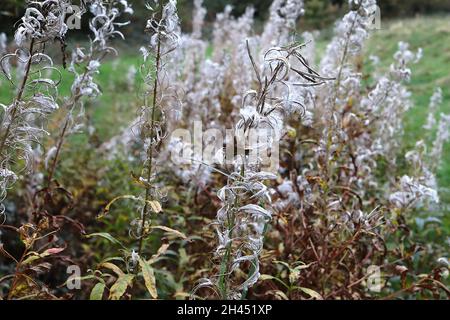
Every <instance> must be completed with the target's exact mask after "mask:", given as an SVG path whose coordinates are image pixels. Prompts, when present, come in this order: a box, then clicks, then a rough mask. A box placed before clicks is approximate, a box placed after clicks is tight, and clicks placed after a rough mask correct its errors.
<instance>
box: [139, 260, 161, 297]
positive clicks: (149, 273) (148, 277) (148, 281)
mask: <svg viewBox="0 0 450 320" xmlns="http://www.w3.org/2000/svg"><path fill="white" fill-rule="evenodd" d="M139 265H140V266H141V269H142V275H143V277H144V281H145V286H146V287H147V290H148V292H149V293H150V296H151V297H152V298H153V299H157V298H158V292H157V290H156V279H155V273H154V271H153V268H152V267H151V266H150V265H149V264H148V262H147V261H145V260H144V259H142V258H139Z"/></svg>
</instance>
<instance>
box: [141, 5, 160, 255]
mask: <svg viewBox="0 0 450 320" xmlns="http://www.w3.org/2000/svg"><path fill="white" fill-rule="evenodd" d="M162 14H163V0H160V1H159V15H160V19H162ZM159 32H160V31H159V30H158V45H157V50H156V71H155V72H156V74H155V81H154V84H153V103H152V116H151V120H150V145H149V147H148V149H147V183H148V184H149V183H150V179H151V177H152V170H153V166H152V161H153V146H152V142H153V135H154V124H155V120H156V105H157V102H158V83H159V72H160V68H161V36H160V33H159ZM149 200H150V187H149V186H148V185H147V190H146V191H145V203H144V209H143V211H142V224H141V234H140V237H139V249H138V254H139V256H140V255H141V253H142V250H143V247H144V237H145V223H146V220H147V210H148V201H149Z"/></svg>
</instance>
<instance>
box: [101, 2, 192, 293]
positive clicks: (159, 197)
mask: <svg viewBox="0 0 450 320" xmlns="http://www.w3.org/2000/svg"><path fill="white" fill-rule="evenodd" d="M147 8H148V10H150V11H151V18H150V19H149V20H148V21H147V25H146V29H145V30H146V32H148V33H149V34H150V41H149V44H148V46H145V47H141V49H140V51H141V53H142V55H143V58H144V62H143V64H142V65H141V68H140V74H141V76H142V78H143V83H144V88H143V99H144V105H143V106H142V107H141V115H140V117H139V120H138V121H137V122H136V124H135V129H137V132H139V139H141V140H142V143H143V150H144V152H143V153H144V154H143V159H144V161H143V164H142V166H143V167H142V170H141V173H140V175H139V176H138V177H137V178H136V180H137V182H138V183H139V184H140V186H142V188H143V189H144V190H145V191H144V194H143V195H140V196H131V195H125V196H120V197H117V198H115V199H113V200H112V201H111V202H110V203H109V204H108V205H107V207H106V208H105V212H104V214H106V213H107V212H108V211H109V208H110V207H111V205H112V204H113V203H114V202H116V201H117V200H119V199H124V198H125V199H131V200H132V201H135V202H136V203H137V205H138V213H139V216H138V217H137V218H135V219H133V220H132V221H131V223H130V230H129V235H130V237H131V238H132V239H135V240H137V248H135V249H132V250H131V252H126V254H125V259H124V260H123V262H125V264H126V265H125V267H126V269H127V273H123V272H122V273H119V274H118V275H119V277H118V278H117V281H116V283H115V284H114V285H113V287H112V288H111V289H110V296H109V298H110V299H120V298H121V297H122V296H123V295H124V294H125V291H126V289H127V288H128V287H129V286H131V285H132V283H133V281H134V279H135V278H137V276H138V275H140V276H142V277H143V279H144V283H145V287H146V288H147V290H148V293H149V294H150V297H151V298H153V299H156V298H158V292H157V287H156V280H155V274H154V270H153V267H152V264H153V263H155V262H156V261H157V260H158V257H159V256H160V255H162V254H164V253H165V251H167V249H168V244H163V245H162V246H161V247H160V249H159V250H158V252H157V253H156V254H154V255H153V256H152V257H151V258H150V259H147V258H145V256H146V250H145V243H146V239H147V238H148V237H149V235H150V233H152V231H155V230H162V231H165V232H166V233H169V234H170V235H172V236H175V237H180V238H186V236H185V235H184V234H182V233H181V232H179V231H176V230H173V229H171V228H169V227H166V226H160V225H155V223H154V222H156V221H157V220H158V214H159V213H161V211H162V206H161V202H164V198H165V194H164V191H162V188H163V186H161V182H160V181H158V178H159V175H158V164H157V162H156V160H155V159H156V156H157V152H158V150H159V148H160V146H161V143H162V141H163V139H164V138H165V135H166V126H167V124H166V114H167V113H169V112H172V111H173V109H174V108H177V107H178V106H177V103H178V101H177V99H176V97H175V98H174V96H173V88H172V87H171V84H170V82H167V77H166V70H165V64H166V63H167V59H168V58H167V57H168V56H169V55H170V54H171V53H172V52H173V51H174V50H176V48H177V46H178V42H179V32H180V30H179V28H180V27H179V18H178V14H177V2H176V0H169V1H164V0H155V1H153V2H151V3H148V4H147ZM136 127H137V128H136ZM104 214H103V215H104ZM103 215H102V216H103ZM100 267H103V268H109V269H111V268H113V269H114V268H118V267H117V266H115V265H112V264H111V263H103V264H100ZM98 285H100V286H102V288H103V289H102V291H101V294H102V293H103V290H104V282H103V281H102V282H100V283H99V284H98ZM94 289H96V288H95V287H94ZM95 292H96V291H95V290H94V291H93V294H94V293H95ZM101 294H100V295H101Z"/></svg>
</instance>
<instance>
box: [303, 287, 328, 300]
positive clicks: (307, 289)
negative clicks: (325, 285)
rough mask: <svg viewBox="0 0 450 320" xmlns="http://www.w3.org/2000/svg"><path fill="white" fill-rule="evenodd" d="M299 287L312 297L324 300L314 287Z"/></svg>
mask: <svg viewBox="0 0 450 320" xmlns="http://www.w3.org/2000/svg"><path fill="white" fill-rule="evenodd" d="M297 288H298V289H300V290H301V291H303V292H304V293H306V294H307V295H309V296H310V297H311V298H315V299H317V300H323V298H322V296H321V295H320V294H319V293H318V292H316V291H314V290H312V289H309V288H303V287H297Z"/></svg>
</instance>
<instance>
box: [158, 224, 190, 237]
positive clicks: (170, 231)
mask: <svg viewBox="0 0 450 320" xmlns="http://www.w3.org/2000/svg"><path fill="white" fill-rule="evenodd" d="M151 228H152V229H160V230H164V231H166V232H167V233H170V234H173V235H174V236H177V237H179V238H182V239H187V237H186V235H185V234H184V233H182V232H180V231H178V230H174V229H171V228H169V227H166V226H153V227H151Z"/></svg>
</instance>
